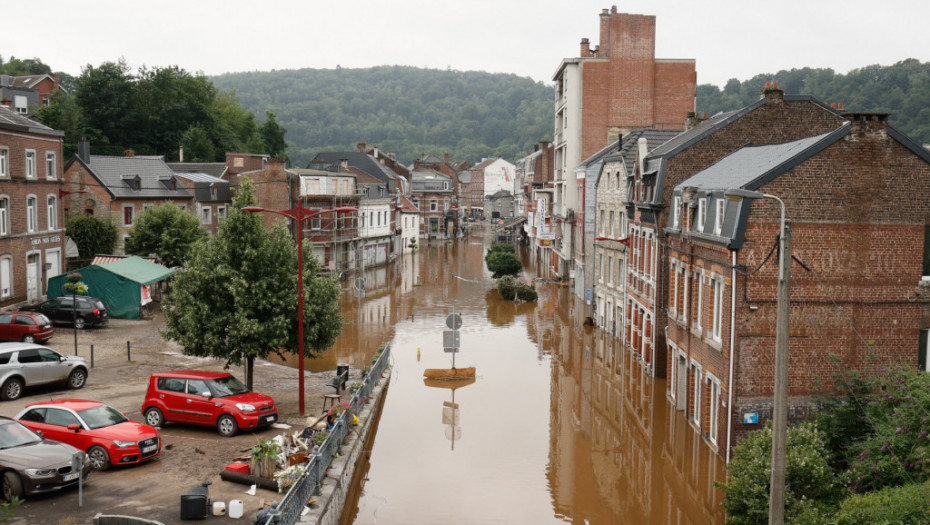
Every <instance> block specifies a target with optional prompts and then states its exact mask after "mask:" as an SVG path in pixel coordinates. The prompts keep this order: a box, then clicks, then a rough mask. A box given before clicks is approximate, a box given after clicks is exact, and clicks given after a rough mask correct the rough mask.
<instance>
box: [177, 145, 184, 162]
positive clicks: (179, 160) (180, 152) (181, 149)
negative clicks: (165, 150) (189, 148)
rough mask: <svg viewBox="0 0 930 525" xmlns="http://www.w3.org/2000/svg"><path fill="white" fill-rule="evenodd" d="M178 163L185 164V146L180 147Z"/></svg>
mask: <svg viewBox="0 0 930 525" xmlns="http://www.w3.org/2000/svg"><path fill="white" fill-rule="evenodd" d="M178 162H184V144H181V145H180V146H178Z"/></svg>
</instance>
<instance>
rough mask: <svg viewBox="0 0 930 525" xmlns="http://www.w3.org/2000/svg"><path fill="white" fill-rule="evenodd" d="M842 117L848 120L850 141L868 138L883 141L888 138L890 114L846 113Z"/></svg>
mask: <svg viewBox="0 0 930 525" xmlns="http://www.w3.org/2000/svg"><path fill="white" fill-rule="evenodd" d="M843 116H844V117H845V118H846V119H848V120H849V122H850V125H851V128H850V131H849V138H850V140H854V141H855V140H862V139H868V138H876V139H884V138H886V137H887V136H888V117H889V116H891V114H890V113H877V112H851V111H850V112H846V113H843Z"/></svg>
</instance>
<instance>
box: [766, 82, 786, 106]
mask: <svg viewBox="0 0 930 525" xmlns="http://www.w3.org/2000/svg"><path fill="white" fill-rule="evenodd" d="M762 98H765V99H767V100H768V101H769V102H781V101H783V100H785V92H784V91H782V90H780V89H778V82H766V83H765V89H763V90H762Z"/></svg>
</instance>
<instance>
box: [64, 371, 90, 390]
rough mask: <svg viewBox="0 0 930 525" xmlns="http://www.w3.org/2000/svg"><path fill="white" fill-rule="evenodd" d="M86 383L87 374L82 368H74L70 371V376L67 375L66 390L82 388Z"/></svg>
mask: <svg viewBox="0 0 930 525" xmlns="http://www.w3.org/2000/svg"><path fill="white" fill-rule="evenodd" d="M86 382H87V372H85V371H84V369H83V368H75V369H74V370H72V371H71V374H70V375H68V388H70V389H72V390H77V389H79V388H83V387H84V383H86Z"/></svg>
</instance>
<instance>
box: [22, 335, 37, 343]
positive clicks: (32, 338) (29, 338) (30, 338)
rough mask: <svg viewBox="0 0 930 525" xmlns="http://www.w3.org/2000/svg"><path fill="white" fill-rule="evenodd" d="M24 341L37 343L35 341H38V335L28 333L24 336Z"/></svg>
mask: <svg viewBox="0 0 930 525" xmlns="http://www.w3.org/2000/svg"><path fill="white" fill-rule="evenodd" d="M23 342H24V343H30V344H32V343H35V342H36V336H34V335H32V334H26V335H24V336H23Z"/></svg>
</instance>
